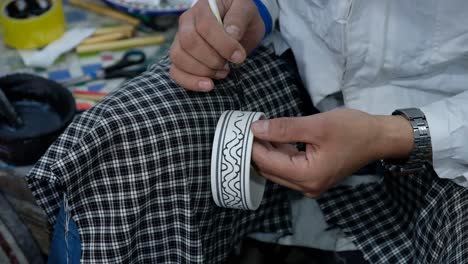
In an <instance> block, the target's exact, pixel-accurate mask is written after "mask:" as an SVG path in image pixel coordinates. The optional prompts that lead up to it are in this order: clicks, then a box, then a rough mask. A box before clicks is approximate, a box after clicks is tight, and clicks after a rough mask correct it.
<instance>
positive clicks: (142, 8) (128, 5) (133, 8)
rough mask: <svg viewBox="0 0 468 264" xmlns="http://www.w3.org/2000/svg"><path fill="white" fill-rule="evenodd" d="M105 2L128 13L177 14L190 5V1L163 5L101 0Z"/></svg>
mask: <svg viewBox="0 0 468 264" xmlns="http://www.w3.org/2000/svg"><path fill="white" fill-rule="evenodd" d="M103 1H104V2H105V3H106V4H108V5H109V6H111V7H114V8H116V9H118V10H120V11H123V12H126V13H130V14H133V15H150V16H152V15H154V16H157V15H179V14H182V13H183V12H185V11H186V10H187V9H189V8H190V6H191V1H178V2H179V3H176V4H173V2H175V1H174V0H172V1H167V4H166V5H165V6H164V5H150V4H141V3H138V2H136V3H132V1H121V0H103Z"/></svg>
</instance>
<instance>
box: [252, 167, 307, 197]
mask: <svg viewBox="0 0 468 264" xmlns="http://www.w3.org/2000/svg"><path fill="white" fill-rule="evenodd" d="M258 173H259V174H260V175H262V176H263V177H265V178H266V179H267V180H270V181H272V182H274V183H276V184H279V185H281V186H284V187H287V188H289V189H291V190H295V191H298V192H303V188H302V187H301V186H299V185H297V184H294V183H292V182H289V181H286V180H284V179H283V178H281V177H278V176H276V175H273V174H270V173H266V172H263V171H259V172H258Z"/></svg>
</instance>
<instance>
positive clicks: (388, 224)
mask: <svg viewBox="0 0 468 264" xmlns="http://www.w3.org/2000/svg"><path fill="white" fill-rule="evenodd" d="M318 202H319V204H320V206H321V208H322V210H323V212H324V214H325V216H326V220H327V222H328V223H329V224H331V225H333V226H336V227H339V228H341V229H342V230H343V231H344V232H345V233H346V234H347V235H350V236H352V237H353V238H354V239H355V241H356V244H357V245H358V248H359V249H360V250H362V251H363V253H364V255H365V258H366V259H368V260H369V261H370V262H371V263H421V264H423V263H444V264H446V263H447V264H448V263H453V264H455V263H457V264H459V263H467V262H468V189H466V188H463V187H460V186H458V185H456V184H455V183H453V182H452V181H450V180H446V179H440V178H438V177H437V175H436V174H435V172H434V171H426V172H423V173H421V174H420V175H417V176H391V175H387V176H385V177H384V179H383V181H382V182H380V183H372V184H365V185H361V186H359V187H357V188H352V187H345V186H340V187H338V188H336V189H334V190H331V191H329V192H328V193H326V194H324V195H322V196H321V197H320V199H318Z"/></svg>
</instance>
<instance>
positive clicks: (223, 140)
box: [211, 111, 265, 210]
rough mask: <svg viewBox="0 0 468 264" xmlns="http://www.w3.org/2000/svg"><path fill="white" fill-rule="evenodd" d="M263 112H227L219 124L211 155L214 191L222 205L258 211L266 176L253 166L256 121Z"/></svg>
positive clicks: (217, 201) (212, 189)
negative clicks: (252, 128)
mask: <svg viewBox="0 0 468 264" xmlns="http://www.w3.org/2000/svg"><path fill="white" fill-rule="evenodd" d="M262 118H265V114H264V113H261V112H245V111H226V112H224V113H223V114H222V115H221V117H220V118H219V121H218V125H217V126H216V132H215V137H214V140H213V149H212V155H211V191H212V195H213V199H214V201H215V203H216V204H217V205H218V206H220V207H225V208H233V209H244V210H256V209H257V208H258V207H259V206H260V203H261V201H262V198H263V192H264V190H265V179H264V178H263V177H261V176H259V175H258V174H257V173H256V172H255V169H254V168H253V167H252V165H251V156H252V144H253V140H254V136H253V134H252V132H251V130H250V126H251V125H252V123H253V122H255V121H257V120H259V119H262Z"/></svg>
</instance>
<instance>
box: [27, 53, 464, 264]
mask: <svg viewBox="0 0 468 264" xmlns="http://www.w3.org/2000/svg"><path fill="white" fill-rule="evenodd" d="M168 65H169V61H168V60H165V61H163V62H161V63H160V64H158V65H155V66H153V67H152V68H151V69H150V70H149V71H148V72H146V73H145V74H143V75H142V76H140V77H138V78H136V79H134V80H132V81H130V82H128V83H127V84H126V85H124V86H123V87H122V88H121V89H119V90H118V91H117V92H116V93H114V94H113V95H112V96H110V97H108V98H107V99H105V100H104V101H103V102H102V103H100V104H99V105H97V106H96V107H94V108H93V109H91V110H90V111H88V112H86V113H84V114H82V115H81V116H80V117H79V118H77V120H75V122H73V123H72V124H71V125H70V127H69V128H68V129H67V130H66V131H65V133H64V134H63V135H62V136H61V137H60V138H59V139H58V140H57V141H56V142H55V143H54V144H53V145H52V146H51V148H50V149H49V150H48V152H47V153H46V154H45V155H44V157H43V158H42V159H41V160H40V161H39V162H38V163H37V165H36V166H35V167H34V169H33V170H32V171H31V173H30V175H29V176H28V181H29V184H30V187H31V189H32V191H33V193H34V195H35V196H36V198H37V200H38V203H39V204H40V205H41V206H42V207H43V208H44V209H45V211H46V213H47V215H48V216H49V219H50V222H51V223H54V221H55V217H56V215H57V213H58V209H59V205H60V203H61V200H62V193H63V192H65V193H66V195H67V199H68V203H69V206H70V208H71V212H72V215H73V218H74V220H75V221H76V222H77V224H78V226H79V230H80V235H81V240H82V250H83V255H82V261H84V262H89V263H142V262H143V263H145V262H147V263H223V260H225V258H226V257H227V255H228V253H229V252H230V251H231V250H232V249H233V248H234V246H235V245H236V244H237V242H238V241H239V240H240V239H242V237H244V236H245V235H246V234H248V233H250V232H256V231H264V232H278V233H280V234H287V233H289V232H291V228H290V211H289V205H288V202H287V200H286V199H287V198H286V194H285V192H284V190H283V189H282V188H280V187H278V186H276V185H269V186H268V187H267V191H266V195H265V199H264V201H263V203H262V206H261V207H260V209H259V210H258V211H255V212H250V211H239V210H228V209H222V208H218V207H216V206H215V204H214V202H213V201H212V199H211V191H210V183H209V180H210V175H209V164H210V154H211V143H212V138H213V135H214V130H215V126H216V122H217V119H218V118H219V116H220V115H221V113H222V112H223V111H224V110H230V109H239V108H240V98H244V101H243V104H242V106H243V108H244V109H248V110H253V111H264V112H266V113H267V114H268V116H269V117H277V116H297V115H301V114H302V113H304V110H305V109H303V107H304V106H305V104H306V103H305V102H303V101H302V100H301V99H300V98H303V92H302V91H301V90H300V89H298V86H296V85H295V84H294V83H295V77H294V73H291V71H290V69H289V68H290V67H288V65H287V64H286V63H285V62H283V61H282V60H280V59H278V58H277V57H275V56H274V55H273V54H272V52H271V51H267V50H266V49H264V48H259V49H258V50H257V51H256V53H255V54H254V55H253V56H252V58H251V59H249V60H248V61H247V63H246V64H245V65H244V66H243V67H242V68H241V69H238V71H239V73H238V75H239V78H241V81H243V82H244V86H246V87H247V90H246V91H245V92H244V95H243V96H242V97H241V96H240V94H239V91H236V89H233V87H235V84H234V83H233V79H229V80H227V81H224V82H218V83H217V84H216V91H215V92H211V93H207V94H205V93H193V92H188V91H185V90H183V89H182V88H180V87H178V86H177V85H176V84H174V83H173V82H172V81H171V80H170V78H169V76H168ZM319 203H320V205H321V208H322V210H323V212H324V214H325V217H326V219H327V221H328V222H329V224H331V225H333V226H337V227H339V228H341V229H342V230H343V231H344V232H345V233H346V234H348V235H350V236H352V237H353V238H354V239H355V241H356V243H357V245H358V247H359V248H360V249H361V250H362V251H363V253H364V255H365V257H366V258H367V259H368V260H370V262H371V263H466V262H467V261H468V190H467V189H464V188H461V187H459V186H457V185H455V184H454V183H452V182H451V181H449V180H442V179H439V178H437V176H436V175H435V174H434V173H427V174H422V175H419V176H417V177H408V176H405V177H390V176H386V177H385V178H384V180H383V181H382V182H381V183H374V184H366V185H361V186H358V187H356V188H352V187H343V186H342V187H338V188H336V189H333V190H331V191H329V192H327V193H325V194H324V195H322V196H321V198H320V199H319Z"/></svg>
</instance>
